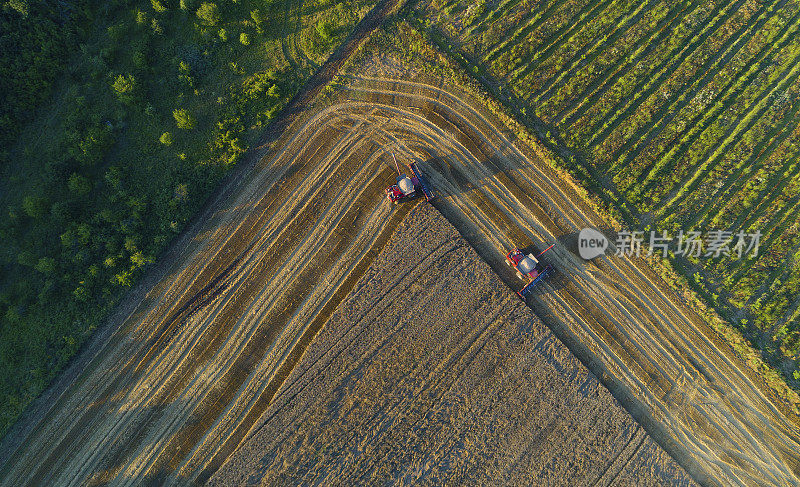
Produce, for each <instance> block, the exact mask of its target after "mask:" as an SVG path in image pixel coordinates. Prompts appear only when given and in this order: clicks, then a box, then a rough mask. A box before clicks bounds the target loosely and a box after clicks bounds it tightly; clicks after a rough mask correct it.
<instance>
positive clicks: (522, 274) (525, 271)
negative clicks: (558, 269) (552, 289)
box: [506, 244, 555, 300]
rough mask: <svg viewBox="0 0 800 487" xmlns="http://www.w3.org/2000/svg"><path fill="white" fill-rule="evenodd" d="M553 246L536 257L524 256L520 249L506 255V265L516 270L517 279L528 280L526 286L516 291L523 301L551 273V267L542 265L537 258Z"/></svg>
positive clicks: (531, 255)
mask: <svg viewBox="0 0 800 487" xmlns="http://www.w3.org/2000/svg"><path fill="white" fill-rule="evenodd" d="M554 246H555V244H553V245H551V246H549V247H547V248H546V249H544V250H543V251H541V252H540V253H539V255H537V256H536V257H534V256H533V254H528V255H525V254H524V253H523V252H522V251H521V250H520V249H514V250H512V251H511V252H509V253H508V254H506V264H508V265H509V266H511V267H513V268H514V269H516V271H517V277H519V278H520V279H527V280H528V284H526V285H525V287H523V288H522V289H520V290H519V291H517V295H518V296H519V297H520V298H522V299H523V300H524V299H525V298H527V297H528V295H529V294H530V293H531V291H532V290H533V288H534V287H536V285H537V284H539V283H540V282H541V281H542V280H543V279H544V278H545V277H546V276H547V275H548V274H550V273H551V272H552V271H553V267H552V266H550V265H549V264H548V265H544V264H542V263H541V262H539V257H541V255H542V254H543V253H545V252H547V251H548V250H550V249H552V248H553V247H554Z"/></svg>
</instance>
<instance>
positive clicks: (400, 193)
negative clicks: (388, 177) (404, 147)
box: [386, 154, 433, 204]
mask: <svg viewBox="0 0 800 487" xmlns="http://www.w3.org/2000/svg"><path fill="white" fill-rule="evenodd" d="M392 159H394V166H395V168H396V169H397V183H395V184H393V185H391V186H389V187H388V188H386V197H387V198H388V199H389V201H391V202H392V203H394V204H397V203H399V202H401V201H407V200H411V199H414V198H416V197H418V196H425V199H426V200H427V201H431V200H432V199H433V191H431V189H430V186H429V185H428V182H427V181H425V178H424V177H423V176H422V171H420V170H419V168H418V167H417V164H416V163H414V162H412V163H411V164H409V165H408V169H409V170H410V171H411V174H412V176H411V177H408V176H406V175H405V174H402V173H401V172H400V166H399V165H398V164H397V158H396V157H395V156H394V154H392Z"/></svg>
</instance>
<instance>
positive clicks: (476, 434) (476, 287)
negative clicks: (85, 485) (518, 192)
mask: <svg viewBox="0 0 800 487" xmlns="http://www.w3.org/2000/svg"><path fill="white" fill-rule="evenodd" d="M387 483H388V484H403V485H497V484H501V483H502V484H505V485H696V484H695V482H694V481H693V480H692V479H691V478H690V477H689V476H688V475H687V474H686V472H685V471H684V470H683V469H682V468H681V467H680V466H679V465H678V464H677V463H676V462H675V460H673V459H672V458H671V457H670V456H669V455H667V454H666V453H665V452H664V451H663V450H662V449H661V448H660V447H659V446H658V445H657V444H656V443H655V442H654V441H653V440H652V439H651V438H650V437H649V436H648V435H647V434H646V433H645V431H644V429H643V428H642V427H641V426H640V425H638V424H637V423H636V422H635V421H634V419H633V418H632V417H631V416H630V414H628V413H627V412H626V411H625V410H624V409H623V408H622V406H621V405H620V404H619V403H618V402H617V401H616V400H615V399H614V398H613V396H612V395H611V394H610V393H609V391H608V390H607V389H606V388H605V387H604V386H603V385H602V384H600V382H599V381H598V380H597V378H596V377H594V376H593V375H592V374H591V373H590V372H589V371H588V370H587V369H586V367H584V366H583V365H582V364H581V363H580V362H579V361H578V359H577V358H575V356H574V355H572V354H571V353H570V352H569V350H568V349H567V348H566V347H565V346H564V344H563V343H561V342H560V341H559V340H558V338H556V337H555V335H553V333H552V332H551V331H550V330H549V329H548V328H547V327H546V326H545V325H544V324H543V323H542V322H541V321H540V320H539V319H538V318H536V316H535V315H534V314H533V313H532V312H531V310H530V309H528V308H527V307H526V306H525V305H524V304H523V303H522V302H521V301H520V300H519V299H518V298H517V297H516V296H515V295H514V294H512V293H511V292H509V289H508V287H507V286H506V285H505V284H503V283H502V282H501V281H500V279H498V277H497V275H496V274H495V273H494V272H492V270H491V268H490V267H489V266H488V265H486V263H484V262H483V261H482V260H481V259H480V258H479V257H478V255H477V254H476V253H475V251H474V250H473V249H472V248H471V247H470V246H469V244H468V243H467V242H466V241H465V240H464V239H463V238H462V237H461V236H460V235H459V234H458V232H456V230H455V229H454V228H453V227H452V226H451V225H450V224H449V223H448V222H447V220H446V219H444V217H442V216H441V214H440V213H438V212H437V211H436V210H435V209H434V208H433V207H431V206H430V205H428V204H427V203H421V204H419V205H417V206H416V207H415V209H414V210H412V212H411V214H410V215H409V216H408V217H406V219H405V220H403V222H402V223H401V224H400V226H399V227H398V228H397V230H396V231H395V233H394V234H393V235H392V237H391V238H390V239H389V242H388V244H387V246H386V247H385V248H384V250H383V252H381V253H380V255H379V256H378V257H377V259H376V260H375V261H374V262H373V264H372V265H371V266H370V268H369V269H368V270H367V271H366V273H365V274H364V276H363V277H362V278H361V280H359V281H358V283H357V284H356V286H355V288H354V290H353V292H352V293H351V294H350V295H349V296H348V297H347V299H346V300H345V301H344V302H343V303H342V304H341V305H340V306H339V307H338V308H337V309H336V311H335V312H334V313H333V314H332V315H331V317H330V319H329V320H327V321H326V323H325V325H324V326H323V327H322V330H321V331H320V333H319V334H318V335H317V337H316V338H315V339H314V341H313V343H311V345H310V346H309V348H308V351H307V352H306V354H305V355H304V356H303V359H302V360H301V361H300V362H299V363H298V364H297V366H296V367H295V368H294V369H293V370H292V373H291V374H290V375H289V377H288V379H287V381H286V382H285V383H284V386H283V387H282V388H281V389H280V390H279V391H278V393H277V394H276V396H275V398H274V400H273V402H272V404H270V406H269V408H267V410H266V412H265V414H264V416H263V419H262V420H261V421H259V423H258V424H257V426H256V427H255V429H254V432H253V433H252V435H251V437H250V438H249V439H248V440H247V441H246V443H245V444H244V445H242V447H240V448H239V449H238V450H237V451H236V452H235V453H234V454H233V455H232V456H231V458H230V459H229V460H228V461H227V462H226V463H225V465H224V466H223V467H222V468H221V469H220V470H219V471H218V472H217V474H216V475H215V476H214V477H212V479H211V482H210V485H220V486H224V485H385V484H387Z"/></svg>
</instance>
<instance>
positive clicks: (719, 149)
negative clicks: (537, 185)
mask: <svg viewBox="0 0 800 487" xmlns="http://www.w3.org/2000/svg"><path fill="white" fill-rule="evenodd" d="M410 15H411V16H413V17H414V18H415V19H417V22H418V23H419V24H420V25H422V26H424V28H425V29H426V30H428V31H429V32H430V33H432V34H433V35H435V36H439V38H441V39H443V40H444V41H443V42H444V43H446V46H445V48H446V49H449V50H451V51H452V52H453V53H456V54H457V55H459V57H460V58H461V59H463V60H464V62H466V63H467V64H469V67H470V71H471V72H472V73H473V74H475V75H477V76H478V77H479V79H481V80H482V81H483V82H484V83H485V84H486V85H488V86H490V87H494V88H496V92H497V93H500V94H502V96H501V97H505V98H506V100H507V101H509V103H510V104H512V105H513V106H514V107H515V108H516V109H517V110H518V113H519V114H520V115H521V117H522V118H525V119H527V122H528V123H529V124H530V125H532V126H534V128H535V129H536V130H538V131H539V133H540V134H542V135H543V136H544V138H545V139H546V140H547V141H548V143H549V144H550V145H551V147H552V148H553V149H554V150H556V151H557V152H559V153H561V154H562V155H563V156H564V159H565V161H566V162H565V163H566V164H567V165H568V168H569V169H570V170H571V172H573V174H574V175H576V176H577V177H578V178H579V179H581V180H582V181H583V182H584V183H585V184H586V185H587V186H588V187H590V188H592V189H594V190H595V192H596V193H597V194H602V195H603V197H604V198H605V201H606V203H607V205H608V209H609V211H610V212H611V213H613V214H614V215H616V216H617V217H618V219H619V220H620V221H622V222H624V223H625V224H626V225H627V226H628V227H629V228H631V229H635V230H644V231H645V232H647V231H649V230H658V231H659V232H660V231H664V230H666V231H668V233H669V234H670V235H676V234H677V233H678V231H679V230H681V229H683V230H686V231H690V230H697V231H710V230H715V229H719V230H723V231H731V232H732V233H733V234H736V233H738V232H740V231H742V232H746V233H754V232H756V231H759V232H761V234H762V236H761V241H760V252H759V253H758V255H757V256H756V257H753V256H752V252H751V254H750V257H748V258H745V257H742V258H741V259H740V258H737V256H736V255H733V256H725V255H721V256H719V257H716V258H714V257H709V258H704V257H703V256H702V255H701V257H700V258H693V257H692V258H683V257H675V256H673V257H672V264H673V265H674V266H675V267H677V268H679V269H682V270H683V272H684V273H685V275H686V276H687V277H688V278H689V280H690V282H691V284H692V286H693V287H694V289H695V291H697V292H698V293H699V294H700V295H701V296H702V297H704V298H705V300H706V301H708V303H709V304H710V305H711V306H713V307H714V308H715V309H716V310H717V311H718V312H719V313H720V314H721V315H722V316H723V317H724V318H726V319H728V320H729V321H730V322H732V323H733V324H734V325H735V326H737V327H738V328H739V329H740V330H741V331H742V332H743V333H744V335H745V336H746V337H747V338H749V339H750V341H751V342H752V343H753V344H754V345H755V346H756V347H758V348H759V349H760V350H761V351H762V352H763V354H764V356H765V358H766V359H767V360H768V361H769V363H771V364H772V365H773V366H774V367H776V368H777V369H779V370H780V371H781V372H782V373H783V374H784V376H785V377H786V378H787V380H788V381H789V382H790V383H793V385H794V387H795V388H797V386H798V385H799V384H800V372H798V365H800V177H799V176H798V172H799V171H800V164H799V163H800V159H799V158H798V145H797V144H798V140H799V139H798V135H800V124H798V121H800V114H798V108H800V77H799V75H800V62H798V61H800V59H799V57H800V35H798V29H799V28H800V3H798V2H791V1H789V2H777V1H764V2H757V1H715V0H712V1H680V2H676V1H667V2H652V1H638V2H636V1H630V0H603V1H591V0H590V1H587V0H564V1H551V2H548V1H535V0H534V1H531V0H499V1H488V2H487V1H480V2H477V3H473V2H465V1H460V0H456V1H438V0H422V1H419V2H417V3H414V4H413V10H412V11H411V13H410Z"/></svg>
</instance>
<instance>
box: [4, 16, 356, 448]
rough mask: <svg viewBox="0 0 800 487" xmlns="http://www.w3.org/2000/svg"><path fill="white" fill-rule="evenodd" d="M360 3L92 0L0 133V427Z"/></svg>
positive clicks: (192, 207) (333, 41)
mask: <svg viewBox="0 0 800 487" xmlns="http://www.w3.org/2000/svg"><path fill="white" fill-rule="evenodd" d="M31 3H34V2H31ZM369 7H370V2H366V1H362V0H316V1H305V2H292V1H283V0H267V1H261V0H219V1H217V2H200V1H194V0H180V1H178V0H174V1H170V0H148V1H142V0H116V1H112V2H103V3H102V4H99V5H92V8H91V9H90V11H89V12H88V13H87V17H89V18H92V19H93V20H92V23H91V24H90V25H91V26H92V27H91V30H90V31H87V32H85V33H84V34H83V35H82V36H75V37H73V39H81V42H80V44H79V45H73V46H68V47H70V49H68V50H67V51H68V52H66V53H65V52H62V51H58V52H59V55H64V56H66V57H65V59H64V60H63V61H64V63H63V64H64V65H65V66H66V68H65V69H63V70H60V71H57V73H58V74H57V78H56V81H55V83H53V86H54V89H52V90H50V91H48V92H47V93H45V94H39V95H38V96H39V98H40V99H44V100H46V101H45V103H44V104H43V105H40V106H39V108H38V109H37V111H36V112H35V113H34V114H32V115H31V116H30V117H29V118H30V119H31V120H30V122H29V123H27V124H25V125H23V126H21V127H20V129H19V131H18V132H19V133H18V134H16V135H15V136H14V137H13V141H12V142H10V143H9V144H6V145H5V146H4V147H3V148H2V149H3V150H2V158H3V161H2V162H3V164H2V170H3V177H2V182H1V183H0V191H1V192H0V200H2V201H0V203H2V205H1V206H0V207H1V208H3V211H4V218H2V221H1V222H0V249H2V250H0V319H2V321H1V322H0V434H2V433H3V432H5V431H6V430H7V428H8V427H9V425H10V424H12V423H13V421H14V420H15V419H16V418H17V417H18V416H19V414H20V412H21V411H22V410H23V409H24V408H25V406H26V405H28V404H29V403H30V402H31V401H32V400H33V399H34V398H35V397H36V396H37V395H38V394H39V393H40V392H41V391H42V390H43V389H44V388H45V387H47V385H48V384H49V382H50V381H51V380H52V379H53V377H55V375H56V374H57V373H58V371H60V370H61V369H63V367H64V366H65V364H66V363H67V362H68V361H69V359H70V358H71V357H72V356H74V354H75V353H76V352H77V351H78V349H79V348H80V346H81V344H82V343H83V342H84V341H85V340H86V338H87V337H88V336H89V335H90V334H91V332H92V331H93V330H94V329H95V328H96V327H97V326H98V324H99V323H100V321H101V320H102V319H103V317H104V316H106V315H107V313H108V312H109V311H110V309H111V308H112V307H113V306H114V305H115V304H116V303H117V302H118V300H119V298H120V297H121V295H122V293H123V292H124V291H125V290H126V289H129V288H130V287H131V286H132V285H133V284H134V283H135V282H136V281H137V280H138V279H139V278H140V276H141V275H142V273H143V270H144V269H145V268H146V267H147V265H148V264H149V263H151V262H153V261H154V260H155V259H156V257H157V256H158V255H159V253H160V252H161V251H162V250H163V249H164V248H165V247H166V245H167V244H168V243H169V242H170V240H172V239H173V237H174V236H175V235H177V234H178V233H179V232H180V231H181V229H182V228H183V227H184V226H185V224H186V222H187V221H188V220H189V219H190V218H191V217H192V215H193V214H194V213H195V212H196V211H197V210H198V209H199V207H200V206H201V205H202V203H203V202H204V201H205V199H206V198H207V196H208V195H209V194H211V192H212V191H213V189H214V188H215V187H216V186H217V185H218V183H219V182H220V180H221V178H222V177H223V176H224V174H225V173H226V172H227V171H228V170H229V169H230V168H231V167H232V166H233V165H234V164H236V163H237V161H238V160H239V159H240V158H241V157H242V155H243V154H244V152H245V151H246V150H247V149H248V147H250V145H251V144H252V143H253V142H254V141H255V140H256V138H257V136H258V135H259V134H260V133H262V132H263V130H264V127H265V125H267V124H268V123H269V122H270V120H271V119H272V118H273V117H274V116H275V115H276V113H277V111H278V110H280V109H281V107H282V106H284V105H285V103H286V102H287V101H288V99H289V98H290V97H292V96H293V95H294V94H295V93H297V91H298V90H299V89H300V88H301V86H302V85H303V83H304V82H305V80H306V79H308V78H309V76H310V75H311V74H312V73H313V71H314V70H315V69H316V67H317V66H318V65H320V64H321V63H322V62H323V61H324V60H325V58H326V57H327V56H328V54H329V53H330V52H331V51H332V50H333V48H334V47H335V46H336V45H337V44H338V43H339V42H340V41H341V40H342V39H344V37H345V36H346V35H347V34H348V33H349V32H350V30H351V28H352V27H353V26H354V25H355V24H356V23H357V21H358V20H359V19H360V18H361V16H363V15H364V14H365V13H366V11H367V10H368V9H369ZM6 14H8V15H19V16H20V19H19V20H20V22H24V21H25V17H24V16H23V14H22V12H19V11H17V10H9V9H6V11H4V15H6ZM2 55H3V56H10V55H11V53H2ZM46 88H47V87H46V86H43V88H34V87H32V88H31V89H45V90H46Z"/></svg>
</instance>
